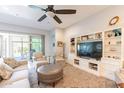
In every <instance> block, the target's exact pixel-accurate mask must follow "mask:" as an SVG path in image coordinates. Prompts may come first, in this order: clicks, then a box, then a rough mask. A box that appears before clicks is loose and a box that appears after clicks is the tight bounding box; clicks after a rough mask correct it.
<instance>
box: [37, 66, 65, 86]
mask: <svg viewBox="0 0 124 93" xmlns="http://www.w3.org/2000/svg"><path fill="white" fill-rule="evenodd" d="M37 73H38V84H39V83H40V82H42V83H47V84H53V87H55V83H56V82H57V81H59V80H60V79H62V78H63V68H62V66H60V65H59V64H46V65H42V66H40V67H39V68H38V69H37Z"/></svg>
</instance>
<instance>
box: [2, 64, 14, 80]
mask: <svg viewBox="0 0 124 93" xmlns="http://www.w3.org/2000/svg"><path fill="white" fill-rule="evenodd" d="M12 73H13V69H12V68H11V67H9V66H8V65H6V64H5V63H0V76H1V77H2V78H3V79H9V78H10V77H11V75H12Z"/></svg>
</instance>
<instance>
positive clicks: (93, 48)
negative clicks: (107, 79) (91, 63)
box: [77, 41, 102, 59]
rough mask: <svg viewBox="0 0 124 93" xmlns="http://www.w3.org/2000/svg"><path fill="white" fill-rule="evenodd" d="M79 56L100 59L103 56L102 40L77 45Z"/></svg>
mask: <svg viewBox="0 0 124 93" xmlns="http://www.w3.org/2000/svg"><path fill="white" fill-rule="evenodd" d="M77 56H79V57H91V58H95V59H100V58H101V57H102V41H93V42H83V43H79V44H78V45H77Z"/></svg>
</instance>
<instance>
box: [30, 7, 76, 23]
mask: <svg viewBox="0 0 124 93" xmlns="http://www.w3.org/2000/svg"><path fill="white" fill-rule="evenodd" d="M29 7H30V8H33V9H34V8H35V9H40V10H41V11H45V14H44V15H43V16H41V17H40V18H39V19H38V22H41V21H43V20H44V19H45V18H46V17H47V16H50V17H52V18H53V19H54V20H55V21H56V22H57V23H58V24H61V23H62V21H61V20H60V18H59V17H58V16H57V15H56V14H76V10H74V9H60V10H55V9H54V5H48V7H47V8H46V9H44V8H41V7H39V6H36V5H29Z"/></svg>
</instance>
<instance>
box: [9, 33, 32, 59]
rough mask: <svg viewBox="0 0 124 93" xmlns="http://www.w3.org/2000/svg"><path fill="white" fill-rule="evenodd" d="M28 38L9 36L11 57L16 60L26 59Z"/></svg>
mask: <svg viewBox="0 0 124 93" xmlns="http://www.w3.org/2000/svg"><path fill="white" fill-rule="evenodd" d="M29 44H30V38H29V36H28V35H16V34H11V35H10V45H11V49H12V51H11V53H12V56H13V57H15V58H16V59H28V58H29V51H30V46H29Z"/></svg>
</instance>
